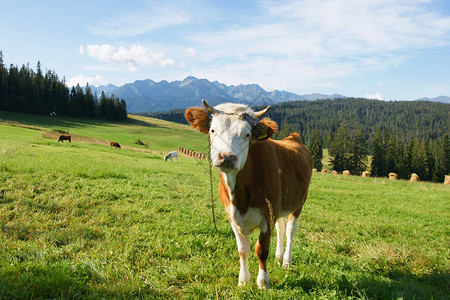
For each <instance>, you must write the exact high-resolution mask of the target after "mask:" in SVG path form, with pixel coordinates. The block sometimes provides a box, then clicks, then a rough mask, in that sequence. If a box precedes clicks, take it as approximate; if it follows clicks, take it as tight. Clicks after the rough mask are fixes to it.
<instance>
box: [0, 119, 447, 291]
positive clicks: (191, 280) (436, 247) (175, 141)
mask: <svg viewBox="0 0 450 300" xmlns="http://www.w3.org/2000/svg"><path fill="white" fill-rule="evenodd" d="M60 132H68V133H69V134H71V135H72V138H73V140H72V143H68V142H64V143H61V142H57V141H56V138H57V136H58V134H59V133H60ZM109 141H116V142H119V143H120V144H121V145H122V148H121V149H115V148H110V147H109V146H108V143H109ZM138 141H140V143H138ZM178 146H182V147H184V148H188V149H193V150H195V151H197V152H204V153H205V152H207V149H208V146H207V139H206V136H205V135H203V134H201V133H198V132H196V131H194V130H193V129H191V128H190V127H188V126H186V125H180V124H174V123H170V122H166V121H161V120H155V119H151V118H145V117H139V116H130V120H129V122H124V123H111V122H107V121H98V120H91V119H73V118H67V117H47V116H33V115H25V114H15V113H6V112H0V244H1V246H0V299H48V298H52V299H155V298H156V299H180V298H181V299H448V295H450V288H449V286H450V274H449V272H450V257H449V256H450V252H449V249H450V187H449V186H444V185H443V184H434V183H425V182H414V183H410V182H409V181H402V180H399V181H390V180H388V179H385V178H361V177H356V176H340V175H331V174H321V173H314V174H313V179H312V183H311V187H310V192H309V196H308V200H307V202H306V204H305V207H304V209H303V214H302V218H301V220H300V223H299V229H298V230H297V233H296V236H295V239H294V245H293V265H292V267H291V268H290V269H287V270H285V269H283V268H282V267H281V266H280V265H278V264H277V262H276V261H275V259H274V256H275V246H276V245H275V243H276V238H275V236H274V237H272V244H271V253H270V258H269V261H268V273H269V279H270V290H268V291H259V290H258V289H257V287H256V283H255V280H256V276H257V272H258V260H257V258H256V256H255V255H254V253H252V254H251V256H250V261H249V265H250V273H251V275H252V281H251V284H250V285H248V286H245V287H238V286H237V283H238V274H239V255H238V253H237V248H236V242H235V238H234V234H233V232H232V230H231V228H230V226H229V224H228V221H227V218H226V215H225V212H224V210H223V208H222V205H221V204H220V201H219V199H218V196H217V193H215V200H214V201H215V211H216V221H217V227H218V232H216V231H215V229H214V225H213V221H212V214H211V200H210V195H209V167H208V162H207V161H206V160H195V159H191V158H188V157H185V156H182V155H180V156H179V158H178V163H175V162H171V161H167V162H165V161H164V160H163V157H164V154H165V153H166V152H168V151H172V150H176V149H177V147H178ZM213 175H214V176H213V177H214V186H215V191H216V190H217V185H218V177H217V171H216V170H214V174H213ZM257 237H258V232H254V233H253V234H252V235H251V236H250V239H251V244H252V246H253V245H254V243H255V242H256V239H257ZM252 249H253V247H252ZM252 251H253V250H252Z"/></svg>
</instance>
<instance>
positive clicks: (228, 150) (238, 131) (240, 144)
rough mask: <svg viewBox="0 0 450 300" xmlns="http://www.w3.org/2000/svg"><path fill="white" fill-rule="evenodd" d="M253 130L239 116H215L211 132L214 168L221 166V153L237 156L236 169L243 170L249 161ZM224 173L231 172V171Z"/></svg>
mask: <svg viewBox="0 0 450 300" xmlns="http://www.w3.org/2000/svg"><path fill="white" fill-rule="evenodd" d="M251 129H252V128H251V126H250V124H249V123H248V122H247V121H245V120H242V119H241V118H240V117H239V116H237V115H225V114H219V115H214V116H213V118H212V120H211V126H210V130H209V134H210V137H211V157H212V161H213V164H214V166H216V167H218V166H219V165H220V162H219V161H218V158H219V153H221V154H230V155H235V156H237V161H236V164H235V169H236V170H238V171H239V170H241V169H242V168H243V167H244V164H245V161H246V160H247V154H248V148H249V145H250V138H251ZM223 171H224V172H229V171H230V169H227V170H223Z"/></svg>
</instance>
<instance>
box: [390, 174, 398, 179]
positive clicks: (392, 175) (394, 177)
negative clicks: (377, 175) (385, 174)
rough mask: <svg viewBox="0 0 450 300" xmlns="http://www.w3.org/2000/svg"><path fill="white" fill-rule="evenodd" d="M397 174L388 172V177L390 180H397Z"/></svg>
mask: <svg viewBox="0 0 450 300" xmlns="http://www.w3.org/2000/svg"><path fill="white" fill-rule="evenodd" d="M397 178H398V175H397V174H395V173H394V172H391V173H389V179H390V180H397Z"/></svg>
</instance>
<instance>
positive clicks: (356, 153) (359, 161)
mask: <svg viewBox="0 0 450 300" xmlns="http://www.w3.org/2000/svg"><path fill="white" fill-rule="evenodd" d="M351 150H352V151H351V153H350V167H349V168H348V169H349V170H350V172H351V173H352V174H355V175H361V173H362V172H363V171H365V170H366V167H367V166H366V160H367V143H366V139H365V138H364V131H363V128H362V127H360V128H359V130H358V132H357V133H356V135H355V136H354V138H353V143H352V146H351Z"/></svg>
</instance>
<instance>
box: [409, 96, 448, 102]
mask: <svg viewBox="0 0 450 300" xmlns="http://www.w3.org/2000/svg"><path fill="white" fill-rule="evenodd" d="M417 100H419V101H431V102H441V103H450V97H447V96H439V97H436V98H428V97H423V98H420V99H417Z"/></svg>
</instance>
